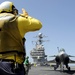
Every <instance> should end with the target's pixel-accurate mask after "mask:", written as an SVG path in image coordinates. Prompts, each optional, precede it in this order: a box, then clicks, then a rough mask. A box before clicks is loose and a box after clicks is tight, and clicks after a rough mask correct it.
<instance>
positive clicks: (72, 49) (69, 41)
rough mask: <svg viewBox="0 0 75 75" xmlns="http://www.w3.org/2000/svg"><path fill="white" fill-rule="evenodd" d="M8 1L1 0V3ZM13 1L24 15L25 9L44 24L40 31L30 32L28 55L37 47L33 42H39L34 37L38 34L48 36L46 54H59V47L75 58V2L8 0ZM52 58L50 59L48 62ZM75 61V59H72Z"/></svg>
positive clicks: (73, 0)
mask: <svg viewBox="0 0 75 75" xmlns="http://www.w3.org/2000/svg"><path fill="white" fill-rule="evenodd" d="M3 1H7V0H0V3H2V2H3ZM8 1H12V2H13V3H14V5H15V7H16V8H17V9H18V10H19V13H22V8H24V9H25V10H26V11H27V12H28V14H29V15H30V16H32V17H34V18H36V19H38V20H40V21H41V22H42V28H41V29H40V30H39V31H35V32H28V33H27V34H26V35H25V38H26V43H25V46H26V53H27V56H29V57H30V58H29V59H30V61H31V62H32V61H33V60H32V58H31V56H30V51H31V50H32V49H33V48H34V47H35V45H34V44H32V41H35V40H37V39H36V38H34V36H36V35H38V33H40V32H41V33H43V35H46V36H48V37H47V38H43V40H49V41H48V42H44V43H43V45H44V47H45V53H46V55H48V56H51V55H55V54H57V53H58V50H57V47H59V49H60V48H64V49H65V51H66V53H68V54H69V55H73V56H75V0H8ZM50 59H51V58H50V57H48V60H50ZM72 59H75V58H72Z"/></svg>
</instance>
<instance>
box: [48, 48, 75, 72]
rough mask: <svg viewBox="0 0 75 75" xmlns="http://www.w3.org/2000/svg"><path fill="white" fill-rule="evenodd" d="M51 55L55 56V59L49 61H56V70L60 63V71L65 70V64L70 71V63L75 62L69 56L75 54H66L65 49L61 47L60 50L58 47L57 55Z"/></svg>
mask: <svg viewBox="0 0 75 75" xmlns="http://www.w3.org/2000/svg"><path fill="white" fill-rule="evenodd" d="M49 57H55V59H54V60H50V61H49V63H56V65H55V66H54V70H56V69H57V68H58V67H59V65H60V71H63V70H64V65H65V66H66V68H67V69H68V70H69V71H70V67H69V65H68V64H69V63H75V61H74V60H71V59H70V58H69V57H75V56H71V55H68V54H66V52H65V49H63V48H61V49H60V50H59V49H58V54H57V55H53V56H49Z"/></svg>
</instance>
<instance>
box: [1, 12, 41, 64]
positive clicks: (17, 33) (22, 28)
mask: <svg viewBox="0 0 75 75" xmlns="http://www.w3.org/2000/svg"><path fill="white" fill-rule="evenodd" d="M41 27H42V24H41V22H40V21H39V20H37V19H35V18H32V17H30V16H28V17H24V16H21V15H19V16H15V15H13V14H9V13H1V14H0V59H13V60H14V61H16V62H18V63H19V64H21V63H23V61H24V54H25V53H26V52H25V49H24V44H23V40H22V39H23V38H24V35H25V34H26V33H27V32H30V31H37V30H39V29H41Z"/></svg>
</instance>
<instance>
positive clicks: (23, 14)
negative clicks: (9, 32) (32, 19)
mask: <svg viewBox="0 0 75 75" xmlns="http://www.w3.org/2000/svg"><path fill="white" fill-rule="evenodd" d="M22 12H23V13H22V14H20V15H21V16H23V17H26V18H27V17H28V13H27V12H26V10H25V9H24V8H22Z"/></svg>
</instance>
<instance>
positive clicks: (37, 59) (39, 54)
mask: <svg viewBox="0 0 75 75" xmlns="http://www.w3.org/2000/svg"><path fill="white" fill-rule="evenodd" d="M43 37H46V36H43V34H42V33H39V34H38V36H36V38H38V39H37V41H33V42H35V48H33V49H32V50H31V51H30V55H31V57H32V59H33V62H34V63H36V64H42V63H45V62H47V55H45V48H44V46H43V45H42V43H43V42H45V41H48V40H43Z"/></svg>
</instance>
